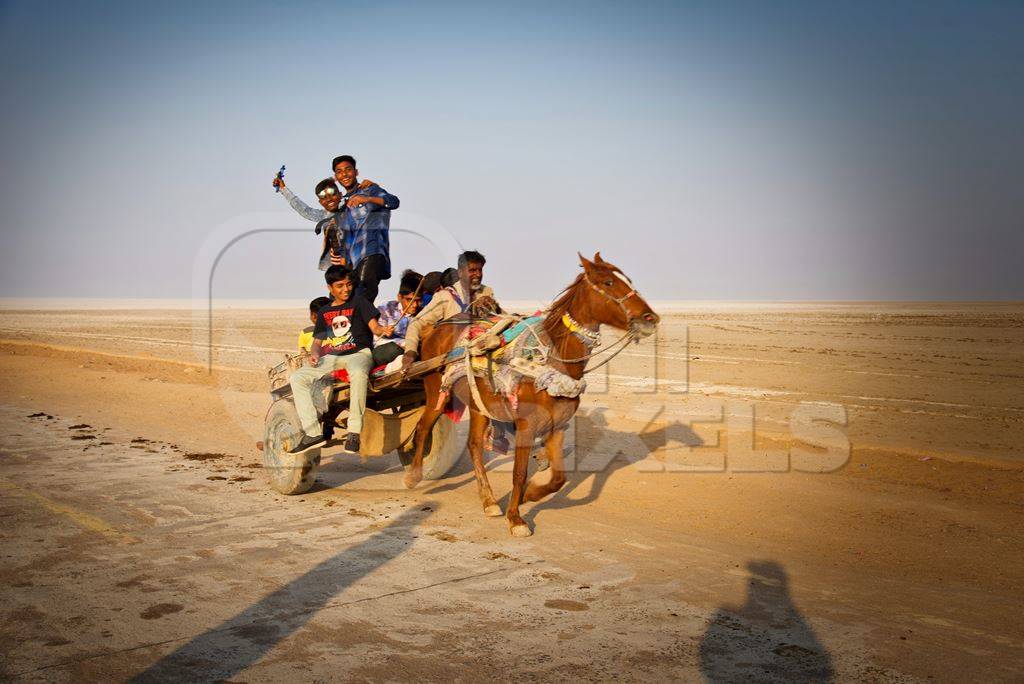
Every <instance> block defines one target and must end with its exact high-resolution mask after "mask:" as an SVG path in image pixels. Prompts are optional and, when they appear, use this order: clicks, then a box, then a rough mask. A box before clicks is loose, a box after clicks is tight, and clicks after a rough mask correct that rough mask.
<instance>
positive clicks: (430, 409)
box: [405, 373, 443, 489]
mask: <svg viewBox="0 0 1024 684" xmlns="http://www.w3.org/2000/svg"><path fill="white" fill-rule="evenodd" d="M423 390H424V394H425V395H426V400H427V405H426V406H425V407H424V409H423V415H422V416H420V422H419V423H417V424H416V437H415V439H414V441H413V443H414V444H415V445H416V453H415V454H414V455H413V457H412V463H411V464H409V469H408V470H407V471H405V486H406V487H408V488H409V489H412V488H413V487H415V486H416V485H418V484H419V483H420V481H421V480H422V479H423V448H424V446H425V445H426V443H427V437H428V436H429V435H430V431H431V430H433V429H434V423H436V422H437V419H438V417H440V415H441V413H442V412H443V409H441V408H438V406H437V399H438V396H439V395H440V393H441V374H440V373H432V374H430V375H428V376H426V377H425V378H423Z"/></svg>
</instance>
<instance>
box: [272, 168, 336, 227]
mask: <svg viewBox="0 0 1024 684" xmlns="http://www.w3.org/2000/svg"><path fill="white" fill-rule="evenodd" d="M274 187H275V188H277V189H278V190H280V191H281V196H282V197H284V198H285V199H286V200H288V204H290V205H291V206H292V209H294V210H295V211H296V213H298V215H299V216H301V217H302V218H304V219H306V220H307V221H323V220H324V219H325V218H327V217H328V216H330V214H329V213H328V212H326V211H324V210H323V209H315V208H313V207H311V206H309V205H308V204H306V203H305V202H303V201H302V200H300V199H299V198H298V197H296V196H295V193H294V192H292V191H291V190H289V189H288V186H287V185H285V184H284V179H283V178H278V177H277V176H274Z"/></svg>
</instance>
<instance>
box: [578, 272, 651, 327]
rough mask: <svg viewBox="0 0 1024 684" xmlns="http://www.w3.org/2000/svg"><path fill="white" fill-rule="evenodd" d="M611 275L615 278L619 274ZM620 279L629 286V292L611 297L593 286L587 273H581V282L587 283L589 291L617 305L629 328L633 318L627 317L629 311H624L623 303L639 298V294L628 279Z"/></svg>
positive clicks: (622, 277) (623, 276)
mask: <svg viewBox="0 0 1024 684" xmlns="http://www.w3.org/2000/svg"><path fill="white" fill-rule="evenodd" d="M612 273H613V274H614V275H615V276H616V277H618V276H619V273H618V272H617V271H613V272H612ZM621 279H622V281H623V282H625V283H628V284H629V292H627V293H626V294H624V295H622V296H621V297H616V296H615V295H613V294H611V293H609V292H606V291H605V290H602V289H601V288H600V287H598V286H597V285H595V284H594V281H593V280H591V279H590V276H589V275H587V272H586V271H583V280H584V281H585V282H586V283H587V285H589V286H590V289H592V290H593V291H594V292H596V293H598V294H599V295H601V296H602V297H604V298H605V299H610V300H611V301H613V302H615V303H616V304H618V305H619V308H620V309H622V317H623V318H624V319H626V325H627V326H629V325H630V324H632V323H633V318H634V317H632V316H630V315H629V311H628V310H627V309H626V304H625V302H626V300H628V299H629V298H630V297H637V298H639V297H640V293H639V292H637V291H636V288H635V287H633V283H632V281H630V280H629V278H627V277H626V276H625V275H622V276H621Z"/></svg>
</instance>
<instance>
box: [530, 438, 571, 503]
mask: <svg viewBox="0 0 1024 684" xmlns="http://www.w3.org/2000/svg"><path fill="white" fill-rule="evenodd" d="M564 440H565V431H564V430H552V431H551V434H549V435H548V438H547V439H546V440H545V441H544V448H545V449H546V450H547V454H548V462H549V463H550V464H551V468H549V469H548V472H550V473H551V478H550V479H549V480H548V481H547V482H545V483H544V484H538V483H537V482H534V481H533V480H532V479H531V480H530V484H529V486H528V487H527V488H526V494H524V495H523V498H524V499H525V500H526V501H540V500H541V499H543V498H544V497H545V496H547V495H548V494H554V493H555V492H557V491H558V490H559V489H561V488H562V485H564V484H565V463H564V461H563V457H562V444H563V442H564ZM534 477H537V474H534Z"/></svg>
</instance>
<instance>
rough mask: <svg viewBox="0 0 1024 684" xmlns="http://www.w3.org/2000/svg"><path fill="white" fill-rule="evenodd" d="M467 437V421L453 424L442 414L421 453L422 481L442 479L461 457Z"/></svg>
mask: <svg viewBox="0 0 1024 684" xmlns="http://www.w3.org/2000/svg"><path fill="white" fill-rule="evenodd" d="M467 415H468V412H467ZM468 435H469V421H468V420H463V421H460V422H458V423H455V422H452V419H451V418H449V417H448V416H446V415H443V414H442V415H441V417H440V418H438V419H437V422H436V423H434V429H433V430H431V432H430V437H428V438H427V445H426V449H425V450H424V452H423V479H424V480H439V479H441V478H442V477H444V476H445V475H446V474H447V473H448V471H449V470H451V469H452V466H454V465H455V463H456V462H457V461H458V460H459V457H460V456H462V452H463V450H465V448H466V439H467V437H468ZM410 456H411V454H410ZM411 462H412V459H411V458H410V463H411Z"/></svg>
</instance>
